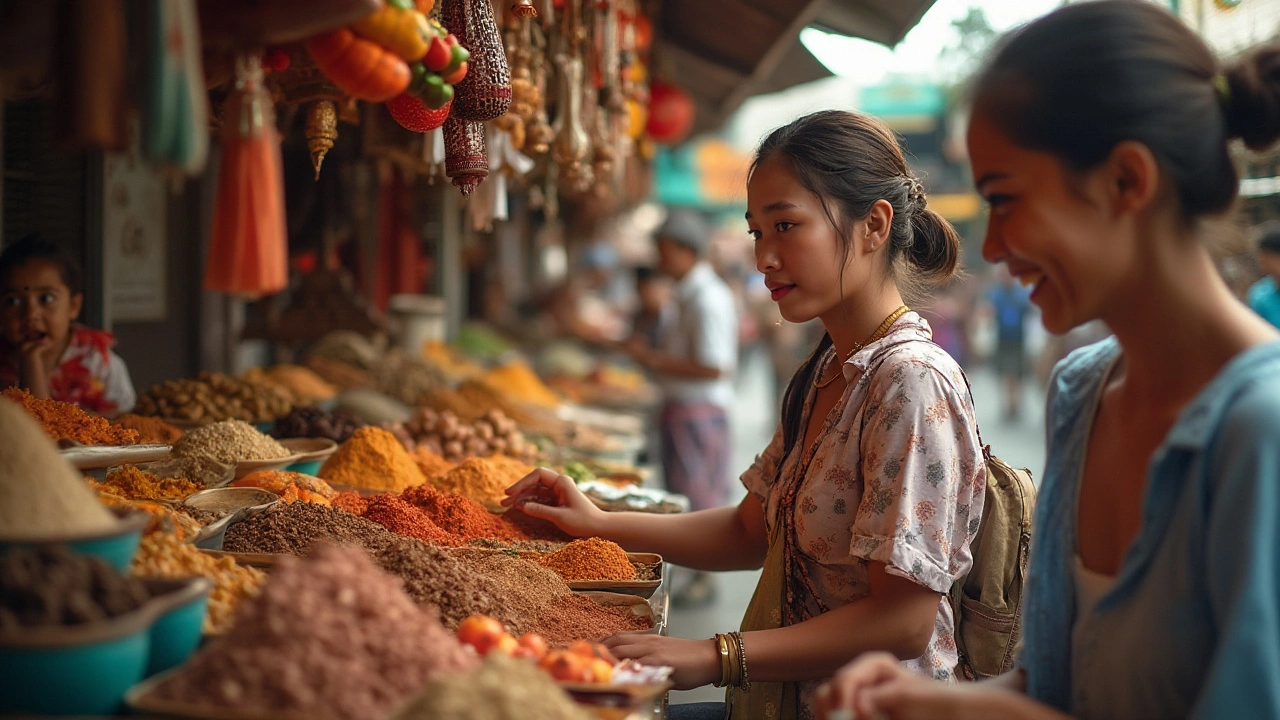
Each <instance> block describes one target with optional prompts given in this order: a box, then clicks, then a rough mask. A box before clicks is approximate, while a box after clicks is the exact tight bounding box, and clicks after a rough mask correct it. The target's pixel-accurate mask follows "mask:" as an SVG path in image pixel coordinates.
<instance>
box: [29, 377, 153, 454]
mask: <svg viewBox="0 0 1280 720" xmlns="http://www.w3.org/2000/svg"><path fill="white" fill-rule="evenodd" d="M4 396H5V397H7V398H9V399H10V400H12V401H14V402H16V403H18V404H19V405H21V406H22V408H23V409H24V410H26V411H27V412H28V413H30V414H31V416H32V417H34V418H35V419H36V420H38V421H39V422H40V424H41V425H42V426H44V431H45V432H46V433H47V434H48V435H49V437H51V438H53V439H54V440H64V439H66V440H75V441H76V442H78V443H80V444H81V445H137V444H138V433H137V432H136V431H134V430H129V429H128V428H122V427H116V426H114V425H112V424H111V423H109V422H107V420H106V418H101V417H98V416H97V415H90V414H89V413H87V412H85V411H84V410H81V409H80V408H78V407H76V406H75V405H72V404H71V403H64V402H59V401H57V400H46V399H42V398H37V397H33V396H32V395H31V393H29V392H27V391H26V390H20V389H18V388H9V389H7V390H5V391H4Z"/></svg>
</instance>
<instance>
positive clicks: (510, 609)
mask: <svg viewBox="0 0 1280 720" xmlns="http://www.w3.org/2000/svg"><path fill="white" fill-rule="evenodd" d="M372 555H373V559H374V562H376V563H378V566H379V567H381V568H382V569H383V570H386V571H387V572H389V573H391V574H393V575H398V576H400V578H401V579H402V580H403V581H404V588H405V592H407V593H408V594H409V597H411V598H413V599H414V600H415V601H417V602H419V603H423V604H427V605H434V606H435V607H436V608H437V609H438V610H439V612H440V621H441V622H443V623H444V625H445V627H447V628H450V629H453V628H456V627H457V626H458V623H460V622H462V621H463V620H464V619H465V618H467V617H469V616H471V615H488V616H490V617H492V618H495V619H497V620H499V621H500V622H502V623H503V624H504V625H506V626H507V628H508V629H509V630H512V631H516V632H523V631H524V630H525V629H526V628H527V626H529V625H530V624H531V622H532V620H533V617H534V614H533V613H532V612H530V611H529V609H527V608H521V607H519V606H518V605H516V604H515V603H512V602H510V600H508V598H507V597H505V596H504V594H503V593H504V589H503V588H502V587H501V586H500V585H499V584H498V582H497V581H495V580H494V579H493V578H491V577H489V576H488V575H485V574H483V573H479V572H476V571H475V570H474V569H473V568H468V567H465V566H463V565H462V564H461V563H459V562H458V561H457V560H455V559H454V558H453V557H452V556H450V555H449V553H448V552H447V551H445V550H443V549H441V548H438V547H434V546H431V545H428V544H426V543H424V542H422V541H421V540H417V539H415V538H407V537H397V536H393V537H392V538H391V539H390V540H388V541H387V542H386V543H384V544H382V545H381V546H379V547H378V548H377V549H376V550H374V551H373V553H372Z"/></svg>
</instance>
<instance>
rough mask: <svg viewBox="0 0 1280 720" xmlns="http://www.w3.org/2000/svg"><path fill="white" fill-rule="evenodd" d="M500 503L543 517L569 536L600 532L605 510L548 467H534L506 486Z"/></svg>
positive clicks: (572, 483) (590, 535)
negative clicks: (503, 497)
mask: <svg viewBox="0 0 1280 720" xmlns="http://www.w3.org/2000/svg"><path fill="white" fill-rule="evenodd" d="M502 505H503V507H508V508H519V509H520V510H521V511H522V512H524V513H525V514H526V515H529V516H530V517H535V518H540V519H542V520H547V521H549V522H551V523H553V524H555V526H556V527H558V528H560V529H561V530H563V531H564V532H566V533H568V534H570V535H572V536H573V537H592V536H598V535H603V533H602V527H603V524H604V523H603V522H602V520H603V519H604V516H605V512H604V511H603V510H601V509H600V508H598V507H596V505H595V503H593V502H591V500H590V499H588V498H587V496H586V495H583V494H582V491H581V490H579V489H578V486H577V484H576V483H574V481H573V478H571V477H569V476H568V475H561V474H560V473H557V472H556V471H555V470H551V469H550V468H538V469H537V470H534V471H533V472H531V473H529V474H528V475H526V476H525V477H524V478H522V479H521V480H520V481H519V482H517V483H516V484H515V485H512V486H511V487H509V488H507V497H506V499H505V500H503V501H502Z"/></svg>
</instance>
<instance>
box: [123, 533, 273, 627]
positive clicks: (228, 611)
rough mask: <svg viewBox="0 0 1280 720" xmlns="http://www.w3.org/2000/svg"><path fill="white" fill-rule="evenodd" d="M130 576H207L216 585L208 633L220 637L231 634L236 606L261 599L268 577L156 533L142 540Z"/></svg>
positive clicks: (164, 534) (251, 568)
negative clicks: (245, 600) (249, 600)
mask: <svg viewBox="0 0 1280 720" xmlns="http://www.w3.org/2000/svg"><path fill="white" fill-rule="evenodd" d="M130 572H132V573H133V574H134V575H139V576H142V577H167V578H175V579H176V578H186V577H191V576H192V575H203V576H204V577H207V578H209V579H210V580H212V581H213V584H214V585H213V592H212V593H211V594H210V595H209V614H208V615H207V616H206V617H205V619H204V631H205V632H206V633H211V634H217V633H222V632H225V631H226V630H227V628H228V627H230V625H231V619H232V618H233V617H234V616H235V609H236V606H237V605H238V604H239V603H240V602H241V601H242V600H244V599H245V598H251V597H255V596H257V594H258V592H259V591H260V590H261V589H262V584H263V583H264V582H266V580H267V576H266V574H265V573H263V572H262V571H261V570H259V569H258V568H254V567H249V566H247V565H241V564H239V563H237V562H236V561H235V560H232V559H231V558H229V557H221V558H215V557H213V556H212V555H209V554H207V553H203V552H200V551H199V550H197V549H196V546H195V545H191V544H189V543H185V542H183V541H182V540H181V539H180V538H179V537H178V536H176V535H173V534H172V533H164V532H155V533H150V534H148V535H146V536H145V537H143V538H142V543H141V544H140V545H139V546H138V554H137V555H134V557H133V564H132V565H131V566H130Z"/></svg>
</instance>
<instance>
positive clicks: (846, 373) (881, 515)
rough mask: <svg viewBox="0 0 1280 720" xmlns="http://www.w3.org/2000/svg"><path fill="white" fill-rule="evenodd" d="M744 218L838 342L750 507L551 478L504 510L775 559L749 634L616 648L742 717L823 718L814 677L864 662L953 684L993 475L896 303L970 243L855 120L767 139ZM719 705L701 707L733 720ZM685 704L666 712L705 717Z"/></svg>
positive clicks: (537, 480) (696, 561) (755, 563)
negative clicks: (591, 497) (953, 596)
mask: <svg viewBox="0 0 1280 720" xmlns="http://www.w3.org/2000/svg"><path fill="white" fill-rule="evenodd" d="M747 206H748V208H749V212H748V213H747V224H748V226H749V227H750V233H751V235H752V236H753V237H754V238H755V256H756V264H757V266H758V268H759V269H760V271H761V272H762V273H764V275H765V280H766V284H767V286H768V287H769V289H770V291H771V292H772V297H773V300H774V301H776V302H777V303H778V306H779V309H780V311H781V314H782V315H783V317H785V318H786V319H787V320H789V321H792V322H804V321H807V320H810V319H813V318H819V319H821V322H822V324H823V326H824V327H825V328H826V331H827V332H826V335H825V336H824V337H823V339H822V341H821V343H820V344H819V346H818V347H817V349H816V351H815V352H814V353H813V355H812V356H811V357H810V358H809V359H808V360H807V361H806V362H805V363H804V365H803V366H802V367H801V368H800V370H799V371H798V372H797V373H796V374H795V376H794V377H793V378H792V380H791V383H790V386H789V387H788V389H787V392H786V394H785V398H784V402H783V412H782V421H781V423H780V425H779V427H778V430H777V432H776V433H775V435H774V438H773V440H772V442H770V444H769V446H768V447H767V448H766V449H765V451H764V453H763V454H761V455H760V456H759V457H758V458H757V459H756V462H755V464H754V465H752V467H751V468H750V469H749V470H747V472H746V473H745V474H744V475H743V476H742V481H743V483H744V484H745V485H746V487H747V489H748V490H749V491H750V492H749V494H748V495H747V497H746V498H745V499H744V500H743V501H742V503H741V504H740V505H738V506H737V507H724V508H718V509H711V510H704V511H700V512H694V513H689V514H687V515H681V516H655V515H646V514H642V513H608V514H606V513H603V512H601V511H599V510H597V509H596V508H595V506H594V505H592V504H591V502H590V501H588V500H587V499H586V498H585V497H583V495H582V494H581V493H580V492H578V491H577V489H576V488H575V486H574V484H573V481H572V480H570V479H569V478H567V477H564V476H558V475H557V474H556V473H554V472H552V471H550V470H545V469H544V470H539V471H538V472H536V473H534V474H532V475H530V476H529V477H527V478H525V479H523V480H521V481H520V482H519V483H517V484H516V485H515V486H513V487H512V488H511V489H510V490H509V491H508V493H509V495H510V497H509V498H508V500H507V504H508V505H523V506H524V509H525V512H527V513H529V514H530V515H533V516H535V517H540V518H545V519H548V520H550V521H552V522H554V523H556V524H557V525H559V526H560V527H561V528H562V529H564V530H565V531H567V532H568V533H570V534H572V535H575V536H590V535H595V536H600V537H604V538H607V539H610V540H614V541H616V542H618V543H620V544H622V545H623V546H624V547H627V548H630V549H634V550H645V551H654V552H659V553H661V554H662V555H664V556H665V557H666V558H667V559H668V560H670V561H672V562H675V563H678V564H680V565H685V566H688V567H693V568H698V569H703V570H731V569H739V568H758V567H761V566H762V564H763V566H764V572H763V575H762V577H761V580H760V584H759V586H758V587H757V588H756V592H755V595H754V597H753V598H752V602H751V605H750V607H749V608H748V610H747V615H746V618H745V619H744V621H743V624H742V632H741V633H740V634H731V635H728V636H717V638H714V639H710V640H684V639H677V638H666V637H656V636H649V635H621V636H618V637H614V638H612V639H611V640H609V642H608V645H609V646H610V647H611V648H612V649H613V651H614V653H615V654H617V655H619V656H621V657H624V658H638V659H640V660H641V661H643V662H646V663H649V664H658V665H670V666H673V667H675V668H676V673H675V682H676V684H677V686H678V687H680V688H692V687H697V686H701V685H707V684H712V683H714V684H716V685H726V684H728V685H735V686H738V687H735V688H734V689H733V690H732V691H731V694H730V699H731V701H732V703H733V716H734V717H744V718H764V717H770V718H794V717H812V710H813V692H814V691H815V690H816V689H817V686H818V684H819V682H820V681H821V680H822V679H824V678H827V677H830V676H831V674H832V673H833V672H835V670H836V669H837V668H839V667H840V666H841V665H842V664H843V663H845V662H847V661H848V660H850V659H852V658H854V657H856V656H857V655H859V654H860V653H863V652H865V651H868V650H880V651H883V652H887V653H889V654H890V655H891V656H893V657H895V658H897V659H899V660H901V661H903V667H904V668H907V669H908V670H909V671H911V672H916V673H920V674H922V675H924V676H927V677H932V678H938V679H947V680H949V679H951V677H952V670H953V668H954V666H955V665H956V661H957V657H956V644H955V640H954V637H953V628H954V623H953V619H952V616H951V610H950V607H949V605H948V604H947V602H946V600H945V599H944V597H943V595H944V594H945V593H946V592H947V590H948V589H949V588H950V586H951V584H952V583H953V582H954V581H955V580H956V578H957V577H959V576H960V575H962V574H963V573H964V572H965V571H966V570H967V569H968V568H969V567H970V565H971V556H970V553H969V542H970V540H971V538H972V536H973V534H974V532H975V530H976V528H977V524H978V523H977V521H978V519H979V517H980V516H981V512H982V500H983V491H984V488H985V482H986V468H985V465H984V462H983V459H982V452H981V449H980V447H979V442H978V437H977V424H976V419H975V416H974V411H973V405H972V401H971V398H970V395H969V392H968V389H967V387H966V383H965V379H964V376H963V374H962V373H961V371H960V368H959V366H958V365H957V364H956V363H955V361H953V360H952V359H951V358H950V357H949V356H948V355H947V354H946V353H945V352H943V351H942V350H941V349H940V348H939V347H938V346H937V345H934V344H933V343H932V342H930V331H929V326H928V325H927V324H926V323H925V322H924V321H923V320H922V319H921V318H920V317H919V316H918V315H917V314H916V313H913V312H910V311H909V310H907V308H906V306H905V305H904V304H903V295H904V292H905V291H906V290H907V289H916V288H917V287H919V286H921V285H924V284H930V283H934V282H939V281H944V280H946V279H948V278H950V277H951V276H952V275H953V274H954V272H955V270H956V263H957V258H958V254H959V238H958V236H957V235H956V234H955V231H954V230H953V229H952V228H951V226H950V225H948V224H947V223H946V221H944V220H943V219H942V218H941V217H939V216H938V215H937V214H935V213H934V212H933V211H931V210H929V209H928V208H927V207H926V200H925V196H924V193H923V192H922V190H921V187H920V182H919V181H918V180H917V179H916V178H915V177H913V176H912V174H911V171H910V169H909V168H908V167H907V165H906V162H905V161H904V159H903V156H902V150H901V148H899V146H898V143H897V141H896V139H895V138H894V136H893V134H892V133H891V132H890V131H889V130H888V129H887V128H885V127H884V126H883V125H882V124H880V123H879V122H877V121H875V120H873V119H872V118H869V117H866V116H863V115H858V114H854V113H848V112H835V111H828V112H820V113H816V114H813V115H809V116H807V117H804V118H802V119H800V120H797V121H795V122H794V123H792V124H790V125H788V126H786V127H784V128H781V129H779V130H777V131H775V132H774V133H773V134H771V135H770V136H769V137H768V138H767V139H766V140H765V141H764V144H763V145H762V146H761V147H760V149H759V151H758V152H757V154H756V157H755V162H754V164H753V166H752V170H751V175H750V180H749V183H748V186H747ZM748 686H749V689H748ZM714 705H715V706H716V707H710V708H699V709H698V710H697V711H700V712H706V713H707V714H706V715H705V717H715V718H720V717H723V715H724V706H723V705H720V704H719V703H715V704H714ZM690 712H694V710H691V709H690V708H689V707H688V706H686V707H677V708H673V717H677V718H680V717H702V715H693V714H687V713H690Z"/></svg>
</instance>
